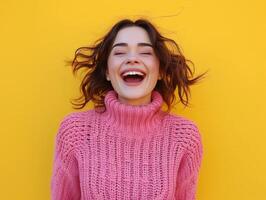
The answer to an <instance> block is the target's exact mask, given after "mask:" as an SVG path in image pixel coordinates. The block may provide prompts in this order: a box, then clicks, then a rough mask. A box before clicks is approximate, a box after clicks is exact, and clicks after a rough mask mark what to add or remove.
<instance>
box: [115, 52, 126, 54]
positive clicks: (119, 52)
mask: <svg viewBox="0 0 266 200" xmlns="http://www.w3.org/2000/svg"><path fill="white" fill-rule="evenodd" d="M121 54H125V53H123V52H116V53H114V55H121Z"/></svg>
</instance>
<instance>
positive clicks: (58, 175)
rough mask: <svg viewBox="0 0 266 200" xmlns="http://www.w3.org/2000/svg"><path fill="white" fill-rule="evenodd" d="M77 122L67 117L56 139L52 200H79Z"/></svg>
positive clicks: (51, 184)
mask: <svg viewBox="0 0 266 200" xmlns="http://www.w3.org/2000/svg"><path fill="white" fill-rule="evenodd" d="M74 123H75V120H74V119H73V118H72V117H71V115H68V116H66V117H65V118H64V119H63V120H62V121H61V123H60V126H59V130H58V132H57V135H56V138H55V149H54V158H53V171H52V177H51V182H50V187H51V199H52V200H79V199H80V184H79V173H78V172H79V171H78V163H77V160H76V158H75V149H74V145H75V141H76V138H75V137H74V134H75V126H74Z"/></svg>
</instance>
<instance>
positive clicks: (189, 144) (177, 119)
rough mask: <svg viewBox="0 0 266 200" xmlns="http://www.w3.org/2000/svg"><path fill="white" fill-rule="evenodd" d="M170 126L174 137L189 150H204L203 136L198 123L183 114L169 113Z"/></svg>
mask: <svg viewBox="0 0 266 200" xmlns="http://www.w3.org/2000/svg"><path fill="white" fill-rule="evenodd" d="M168 120H169V123H170V124H169V126H170V130H171V134H172V137H173V138H174V140H175V141H176V142H178V143H179V144H180V145H181V146H182V147H183V148H185V149H186V150H188V151H195V150H200V151H202V136H201V133H200V131H199V128H198V125H197V124H196V123H195V122H194V121H193V120H191V119H188V118H186V117H184V116H181V115H176V114H169V116H168Z"/></svg>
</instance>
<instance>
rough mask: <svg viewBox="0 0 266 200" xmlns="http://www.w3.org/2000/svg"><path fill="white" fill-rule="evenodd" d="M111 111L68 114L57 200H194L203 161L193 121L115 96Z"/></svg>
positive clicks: (58, 151)
mask: <svg viewBox="0 0 266 200" xmlns="http://www.w3.org/2000/svg"><path fill="white" fill-rule="evenodd" d="M104 102H105V106H106V110H105V111H104V112H103V113H99V112H96V110H95V109H92V110H86V111H80V112H72V113H70V114H67V115H66V116H65V117H64V118H63V119H62V120H61V123H60V126H59V130H58V132H57V135H56V138H55V149H54V160H53V172H52V177H51V184H50V187H51V198H52V200H109V199H111V200H113V199H117V200H123V199H132V200H135V199H136V200H144V199H145V200H194V199H195V196H196V187H197V182H198V175H199V169H200V166H201V160H202V153H203V151H202V142H201V135H200V133H199V129H198V128H197V126H196V125H195V123H194V122H193V121H192V120H188V119H186V118H184V117H181V116H179V115H175V114H170V113H166V112H165V111H162V110H161V107H162V103H163V100H162V96H161V94H160V93H159V92H157V91H155V90H154V91H153V92H152V101H151V102H150V103H149V104H147V105H138V106H133V105H128V104H123V103H121V102H120V101H119V100H118V96H117V93H116V92H115V91H114V90H111V91H109V92H108V93H107V94H106V96H105V99H104Z"/></svg>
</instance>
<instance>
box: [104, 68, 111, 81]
mask: <svg viewBox="0 0 266 200" xmlns="http://www.w3.org/2000/svg"><path fill="white" fill-rule="evenodd" d="M105 76H106V80H107V81H110V77H109V72H108V70H106V73H105Z"/></svg>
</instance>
